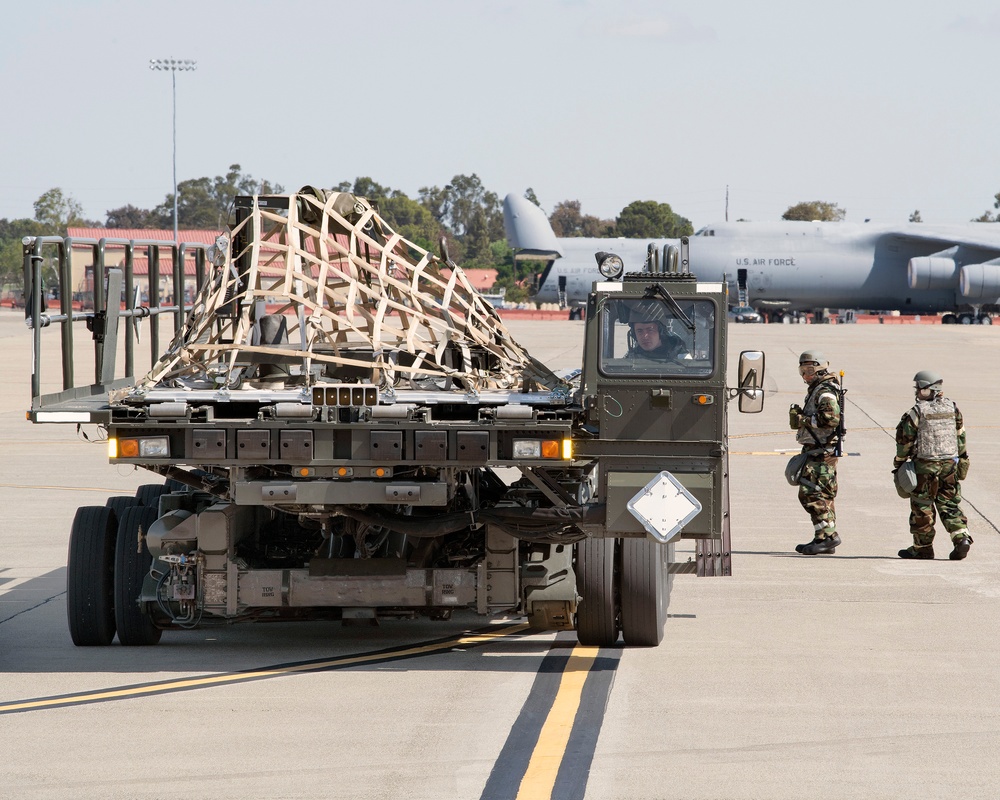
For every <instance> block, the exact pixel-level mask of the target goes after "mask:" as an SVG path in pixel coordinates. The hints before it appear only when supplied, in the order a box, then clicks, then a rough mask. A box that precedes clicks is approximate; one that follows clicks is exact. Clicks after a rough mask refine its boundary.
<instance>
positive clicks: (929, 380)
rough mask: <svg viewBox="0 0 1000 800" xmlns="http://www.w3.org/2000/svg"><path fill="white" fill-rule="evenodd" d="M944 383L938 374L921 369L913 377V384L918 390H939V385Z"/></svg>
mask: <svg viewBox="0 0 1000 800" xmlns="http://www.w3.org/2000/svg"><path fill="white" fill-rule="evenodd" d="M943 382H944V378H942V377H941V376H940V375H938V373H936V372H934V371H933V370H930V369H922V370H920V372H918V373H917V374H916V375H914V376H913V383H914V384H915V385H916V387H917V388H918V389H930V388H935V389H938V390H940V389H941V384H942V383H943Z"/></svg>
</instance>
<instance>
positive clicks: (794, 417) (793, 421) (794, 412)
mask: <svg viewBox="0 0 1000 800" xmlns="http://www.w3.org/2000/svg"><path fill="white" fill-rule="evenodd" d="M788 426H789V427H790V428H791V429H792V430H795V431H797V430H798V429H799V428H800V427H802V407H801V406H799V405H797V404H795V403H793V404H792V405H791V406H790V407H789V409H788Z"/></svg>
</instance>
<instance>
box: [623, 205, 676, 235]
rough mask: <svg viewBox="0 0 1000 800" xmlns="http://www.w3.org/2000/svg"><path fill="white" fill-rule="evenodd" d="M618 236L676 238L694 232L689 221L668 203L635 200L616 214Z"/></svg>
mask: <svg viewBox="0 0 1000 800" xmlns="http://www.w3.org/2000/svg"><path fill="white" fill-rule="evenodd" d="M615 228H616V229H617V231H618V235H619V236H626V237H628V238H630V239H664V238H666V239H676V238H679V237H681V236H689V235H690V234H692V233H694V228H693V227H692V225H691V221H690V220H688V219H685V218H684V217H681V216H678V215H677V214H675V213H674V211H673V209H672V208H671V207H670V204H669V203H657V202H656V201H655V200H636V201H635V202H633V203H629V204H628V205H627V206H625V208H623V209H622V212H621V214H619V215H618V219H617V220H616V225H615Z"/></svg>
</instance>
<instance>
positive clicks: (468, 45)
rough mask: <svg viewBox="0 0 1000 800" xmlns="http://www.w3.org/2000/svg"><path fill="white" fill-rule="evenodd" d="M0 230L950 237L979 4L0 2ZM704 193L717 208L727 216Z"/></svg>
mask: <svg viewBox="0 0 1000 800" xmlns="http://www.w3.org/2000/svg"><path fill="white" fill-rule="evenodd" d="M4 5H5V11H4V21H5V30H6V35H5V37H4V47H3V48H0V102H2V106H0V107H2V108H3V109H4V111H5V119H4V121H3V124H2V125H0V218H3V217H6V218H9V219H14V218H23V217H33V216H34V209H33V203H34V201H35V200H36V199H37V198H38V197H39V196H40V195H41V194H43V193H44V192H46V191H48V190H49V189H51V188H54V187H59V188H61V189H62V190H63V192H64V193H65V194H67V195H69V196H71V197H72V198H74V199H75V200H77V201H78V202H79V203H80V204H81V205H82V207H83V211H84V215H85V216H86V217H88V218H91V219H96V220H99V221H102V222H103V220H104V219H105V216H106V214H107V211H108V210H110V209H114V208H118V207H121V206H124V205H127V204H131V205H135V206H138V207H140V208H152V207H153V206H156V205H158V204H160V203H162V202H163V201H164V200H165V198H166V196H167V195H168V194H169V193H170V192H171V191H172V186H173V184H172V181H173V177H172V160H173V141H174V137H173V132H172V104H173V93H172V86H171V74H170V73H167V72H155V71H151V70H150V69H149V61H150V59H164V58H177V59H193V60H195V61H197V70H196V71H194V72H182V73H177V74H176V76H175V77H176V104H177V129H176V145H177V180H178V181H183V180H186V179H191V178H200V177H205V176H209V177H213V176H215V175H222V174H225V172H226V171H227V169H228V167H229V165H230V164H239V165H240V166H241V167H242V169H243V171H244V173H249V174H251V175H253V176H254V177H256V178H258V179H266V180H268V181H271V182H276V183H280V184H282V185H283V186H284V187H285V189H286V190H288V191H294V190H297V189H298V188H299V187H301V186H304V185H306V184H311V185H317V186H327V187H329V186H333V185H336V184H337V183H340V182H341V181H343V180H349V181H353V180H354V179H355V178H356V177H358V176H367V177H371V178H372V179H374V180H375V181H377V182H378V183H380V184H382V185H384V186H389V187H391V188H394V189H398V190H401V191H403V192H405V193H406V194H408V195H409V196H410V197H414V198H416V197H417V195H418V193H419V190H420V188H421V187H430V186H444V185H446V184H447V183H448V182H449V181H450V180H451V178H452V177H453V176H455V175H470V174H473V173H475V174H476V175H478V176H479V178H480V180H481V181H482V183H483V185H484V186H485V187H486V189H488V190H490V191H493V192H495V193H496V194H497V195H498V196H499V197H500V198H503V197H504V196H505V195H506V194H507V193H509V192H516V193H518V194H522V193H524V191H525V190H526V189H527V188H529V187H530V188H532V189H533V190H534V192H535V194H536V195H537V197H538V199H539V201H540V202H541V205H542V208H543V209H544V210H545V211H546V212H547V213H551V211H552V209H553V207H554V206H555V205H556V204H557V203H559V202H562V201H566V200H578V201H580V203H581V210H582V211H583V213H585V214H591V215H594V216H597V217H601V218H613V217H615V216H617V215H618V213H619V212H620V211H621V209H622V208H623V207H624V206H626V205H628V204H629V203H630V202H633V201H635V200H655V201H657V202H661V203H669V204H670V205H671V207H672V208H673V210H674V211H675V212H676V213H678V214H680V215H682V216H684V217H687V218H688V219H690V220H691V221H692V222H693V223H694V225H695V227H696V228H697V227H700V226H701V225H705V224H708V223H711V222H718V221H722V220H724V219H726V218H727V217H728V219H729V220H737V219H749V220H753V221H773V220H777V219H780V217H781V215H782V213H784V211H785V210H786V209H787V208H788V207H789V206H791V205H794V204H796V203H798V202H802V201H812V200H820V201H824V202H830V203H836V204H837V205H838V206H840V207H841V208H843V209H845V210H846V212H847V216H846V219H847V220H848V221H852V222H862V221H864V220H865V219H871V220H872V221H879V222H905V221H906V220H907V219H908V218H909V216H910V214H911V213H912V212H913V211H915V210H919V211H920V214H921V217H922V218H923V220H924V221H925V222H938V223H955V222H966V221H968V220H970V219H971V218H973V217H976V216H978V215H979V214H981V213H982V212H983V211H986V210H990V211H993V210H994V209H993V203H994V195H996V194H997V193H998V192H1000V146H998V141H1000V103H998V102H997V101H996V98H995V96H994V92H993V87H994V83H995V79H994V74H995V70H996V65H995V61H994V59H995V54H996V52H997V50H998V47H997V46H998V44H1000V7H998V5H997V4H996V2H995V0H953V1H952V2H949V3H940V2H929V0H864V1H862V0H839V1H838V2H836V3H813V2H802V0H788V1H787V2H786V1H785V0H777V1H774V2H769V1H768V0H759V1H758V2H754V3H749V2H746V0H690V1H689V0H676V2H672V1H671V0H658V1H654V0H619V2H614V3H612V2H600V1H599V0H379V2H377V3H375V2H368V3H365V2H361V3H359V2H356V0H355V2H341V1H340V0H282V1H281V2H273V0H271V1H269V2H259V1H258V0H197V2H192V0H171V2H162V1H161V2H146V1H145V0H129V1H128V2H125V1H124V0H73V1H72V2H71V1H70V0H32V2H31V3H26V2H20V3H5V4H4ZM727 196H728V205H727Z"/></svg>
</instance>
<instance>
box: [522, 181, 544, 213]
mask: <svg viewBox="0 0 1000 800" xmlns="http://www.w3.org/2000/svg"><path fill="white" fill-rule="evenodd" d="M524 199H525V200H530V201H531V202H532V203H534V204H535V205H536V206H538V207H539V208H541V207H542V204H541V203H539V202H538V197H537V196H536V195H535V190H534V189H532V188H531V187H530V186H529V187H528V188H527V189H525V190H524Z"/></svg>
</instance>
